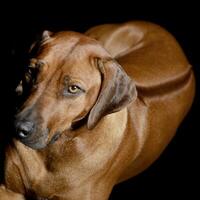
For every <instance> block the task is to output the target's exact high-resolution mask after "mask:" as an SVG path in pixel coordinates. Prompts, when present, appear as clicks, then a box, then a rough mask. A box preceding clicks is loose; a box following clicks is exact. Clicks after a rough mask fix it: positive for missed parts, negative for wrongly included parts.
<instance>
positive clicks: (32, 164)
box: [0, 21, 195, 200]
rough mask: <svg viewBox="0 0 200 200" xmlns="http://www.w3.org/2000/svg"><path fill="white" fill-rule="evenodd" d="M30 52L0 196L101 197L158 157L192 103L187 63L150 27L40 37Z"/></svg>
mask: <svg viewBox="0 0 200 200" xmlns="http://www.w3.org/2000/svg"><path fill="white" fill-rule="evenodd" d="M30 55H31V56H32V57H31V59H30V64H29V65H28V66H27V70H26V72H25V75H24V77H23V78H22V80H21V81H20V84H19V85H18V87H17V88H16V92H17V93H18V95H19V96H20V98H22V99H23V103H22V105H21V106H20V107H19V110H18V112H17V114H16V116H15V128H16V135H17V136H16V137H15V138H13V140H12V141H11V142H10V143H9V145H8V146H7V147H6V151H5V170H4V175H5V178H4V179H5V181H4V183H2V185H1V187H0V199H4V200H7V199H9V200H12V199H13V200H25V199H38V200H44V199H48V200H80V199H92V200H97V199H98V200H106V199H108V198H109V195H110V193H111V191H112V188H113V186H114V185H116V184H117V183H120V182H122V181H125V180H127V179H129V178H131V177H134V176H135V175H137V174H139V173H141V172H142V171H144V170H145V169H146V168H148V167H149V166H150V165H151V164H152V163H153V162H154V161H155V160H156V159H157V158H158V157H159V156H160V154H161V153H162V151H163V150H164V149H165V147H166V146H167V145H168V143H169V142H170V141H171V139H172V138H173V136H174V134H175V133H176V129H177V128H178V126H179V125H180V123H181V122H182V120H183V119H184V117H185V116H186V114H187V113H188V111H189V109H190V107H191V105H192V102H193V98H194V94H195V78H194V74H193V71H192V67H191V65H190V64H189V62H188V60H187V58H186V56H185V55H184V53H183V51H182V49H181V47H180V46H179V44H178V43H177V41H176V40H175V38H174V37H173V36H172V35H171V34H170V33H168V32H167V31H166V30H165V29H163V28H161V27H160V26H159V25H155V24H153V23H150V22H143V21H131V22H126V23H122V24H105V25H99V26H96V27H93V28H91V29H89V30H88V31H87V32H86V33H85V34H80V33H76V32H71V31H63V32H58V33H52V32H50V31H44V32H43V34H42V36H41V38H40V40H38V41H36V42H35V43H34V44H33V45H32V46H31V49H30Z"/></svg>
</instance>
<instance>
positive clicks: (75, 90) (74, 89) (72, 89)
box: [68, 85, 81, 94]
mask: <svg viewBox="0 0 200 200" xmlns="http://www.w3.org/2000/svg"><path fill="white" fill-rule="evenodd" d="M80 90H81V89H80V87H79V86H77V85H70V86H69V87H68V92H69V93H71V94H76V93H78V92H79V91H80Z"/></svg>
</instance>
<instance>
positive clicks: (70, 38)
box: [37, 31, 107, 65]
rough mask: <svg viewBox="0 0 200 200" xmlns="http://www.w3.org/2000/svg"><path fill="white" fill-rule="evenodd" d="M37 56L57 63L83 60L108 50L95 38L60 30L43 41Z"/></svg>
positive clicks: (103, 53)
mask: <svg viewBox="0 0 200 200" xmlns="http://www.w3.org/2000/svg"><path fill="white" fill-rule="evenodd" d="M39 49H40V50H39V51H38V53H37V58H38V59H41V60H45V62H47V63H50V64H51V63H55V62H56V64H57V65H59V64H62V63H64V62H73V63H76V62H81V61H83V60H84V61H86V60H87V58H91V57H95V56H96V57H99V56H100V57H101V56H103V57H104V56H106V54H107V52H106V51H105V49H104V48H102V47H101V45H100V44H99V43H98V42H97V41H96V40H94V39H92V38H89V37H87V36H85V35H83V34H80V33H76V32H68V31H65V32H58V33H55V34H54V35H53V36H51V37H49V38H48V39H47V40H45V41H43V42H41V46H40V47H39Z"/></svg>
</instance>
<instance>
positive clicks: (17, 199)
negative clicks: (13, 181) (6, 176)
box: [0, 185, 25, 200]
mask: <svg viewBox="0 0 200 200" xmlns="http://www.w3.org/2000/svg"><path fill="white" fill-rule="evenodd" d="M0 200H25V198H24V196H23V195H21V194H19V193H15V192H12V191H11V190H8V189H6V187H5V186H4V185H0Z"/></svg>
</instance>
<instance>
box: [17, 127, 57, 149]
mask: <svg viewBox="0 0 200 200" xmlns="http://www.w3.org/2000/svg"><path fill="white" fill-rule="evenodd" d="M35 135H37V137H34V138H25V139H19V140H20V142H22V143H23V144H24V145H26V146H28V147H30V148H32V149H35V150H39V149H44V148H45V147H47V146H49V145H52V144H54V143H55V142H56V141H57V140H58V139H59V138H60V136H61V133H60V132H56V133H55V134H54V135H53V136H52V137H51V138H50V139H48V135H49V131H48V130H46V131H44V132H43V134H41V136H40V137H38V134H35Z"/></svg>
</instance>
